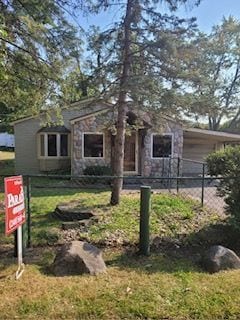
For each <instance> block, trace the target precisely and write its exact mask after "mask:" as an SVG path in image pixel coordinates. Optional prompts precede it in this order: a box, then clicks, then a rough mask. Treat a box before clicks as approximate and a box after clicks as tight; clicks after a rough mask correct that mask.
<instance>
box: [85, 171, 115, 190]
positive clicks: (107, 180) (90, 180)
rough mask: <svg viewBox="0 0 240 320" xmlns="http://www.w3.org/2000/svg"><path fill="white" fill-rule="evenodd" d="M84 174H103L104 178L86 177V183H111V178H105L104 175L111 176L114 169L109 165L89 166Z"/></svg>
mask: <svg viewBox="0 0 240 320" xmlns="http://www.w3.org/2000/svg"><path fill="white" fill-rule="evenodd" d="M83 174H84V175H86V176H103V178H96V177H95V178H86V179H85V183H89V184H95V183H105V184H108V185H109V184H110V183H111V178H104V176H111V175H112V171H111V168H109V167H108V166H88V167H86V168H85V169H84V170H83Z"/></svg>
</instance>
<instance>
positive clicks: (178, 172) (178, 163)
mask: <svg viewBox="0 0 240 320" xmlns="http://www.w3.org/2000/svg"><path fill="white" fill-rule="evenodd" d="M179 175H180V158H179V157H178V158H177V193H179V179H178V178H179Z"/></svg>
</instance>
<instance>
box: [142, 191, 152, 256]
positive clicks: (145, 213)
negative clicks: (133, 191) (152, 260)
mask: <svg viewBox="0 0 240 320" xmlns="http://www.w3.org/2000/svg"><path fill="white" fill-rule="evenodd" d="M150 198H151V187H149V186H141V199H140V243H139V251H140V253H141V254H144V255H149V254H150V245H149V211H150Z"/></svg>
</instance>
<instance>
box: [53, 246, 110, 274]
mask: <svg viewBox="0 0 240 320" xmlns="http://www.w3.org/2000/svg"><path fill="white" fill-rule="evenodd" d="M52 271H53V273H54V274H55V275H56V276H67V275H80V274H84V273H89V274H91V275H97V274H99V273H101V272H105V271H106V265H105V262H104V261H103V258H102V253H101V251H100V250H99V249H98V248H96V247H95V246H93V245H91V244H89V243H87V242H83V241H72V242H71V243H68V244H65V245H63V246H62V248H61V250H60V251H59V252H58V253H57V255H56V257H55V260H54V262H53V264H52Z"/></svg>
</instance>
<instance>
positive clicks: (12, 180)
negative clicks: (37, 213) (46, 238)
mask: <svg viewBox="0 0 240 320" xmlns="http://www.w3.org/2000/svg"><path fill="white" fill-rule="evenodd" d="M4 186H5V211H6V216H5V233H6V235H9V234H10V233H12V232H13V231H15V230H17V246H18V248H17V254H18V270H17V272H16V279H19V278H20V277H21V275H22V273H23V271H24V264H23V257H22V251H23V249H22V224H23V223H24V222H25V219H26V218H25V204H24V192H23V179H22V176H14V177H8V178H5V179H4Z"/></svg>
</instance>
